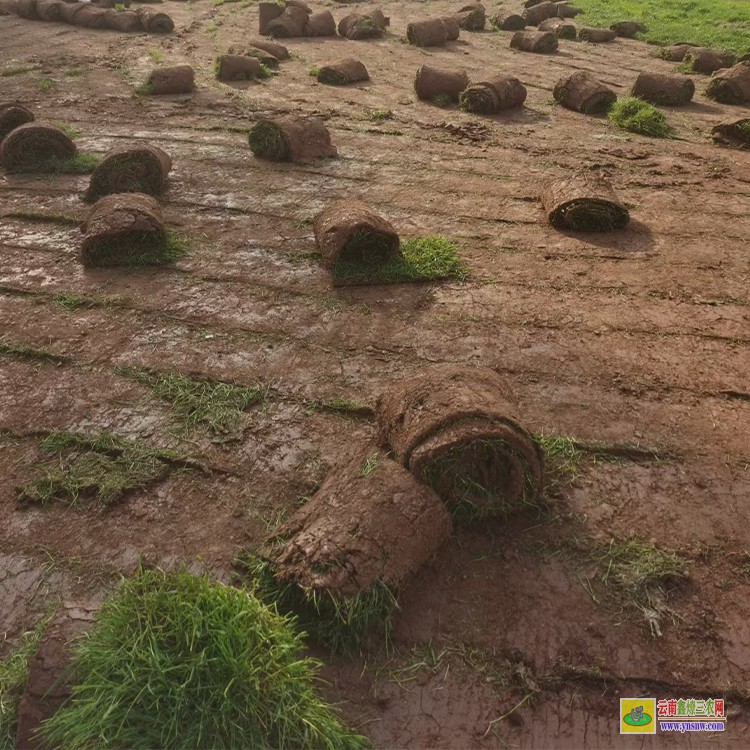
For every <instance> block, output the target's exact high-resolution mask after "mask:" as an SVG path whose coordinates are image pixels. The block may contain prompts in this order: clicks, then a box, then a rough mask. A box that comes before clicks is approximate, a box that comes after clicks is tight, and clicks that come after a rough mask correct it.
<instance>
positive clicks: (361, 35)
mask: <svg viewBox="0 0 750 750" xmlns="http://www.w3.org/2000/svg"><path fill="white" fill-rule="evenodd" d="M338 31H339V34H340V35H341V36H343V37H346V38H347V39H375V38H377V37H379V36H382V34H383V29H382V28H381V27H380V26H378V24H377V23H375V21H374V19H373V18H372V17H371V16H366V15H363V14H361V13H350V14H349V15H346V16H344V17H343V18H342V19H341V20H340V21H339V27H338Z"/></svg>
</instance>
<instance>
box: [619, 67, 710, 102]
mask: <svg viewBox="0 0 750 750" xmlns="http://www.w3.org/2000/svg"><path fill="white" fill-rule="evenodd" d="M631 93H632V95H633V96H637V97H638V98H639V99H644V100H645V101H647V102H651V104H666V105H669V106H675V107H676V106H683V105H685V104H690V102H691V101H692V99H693V94H695V84H694V83H693V80H692V79H691V78H688V77H687V76H675V75H669V74H668V73H641V74H639V76H638V78H636V79H635V83H634V84H633V89H632V91H631Z"/></svg>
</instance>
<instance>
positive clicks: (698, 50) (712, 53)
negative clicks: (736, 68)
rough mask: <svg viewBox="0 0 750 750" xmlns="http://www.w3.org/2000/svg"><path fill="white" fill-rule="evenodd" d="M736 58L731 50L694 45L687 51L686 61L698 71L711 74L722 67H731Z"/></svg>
mask: <svg viewBox="0 0 750 750" xmlns="http://www.w3.org/2000/svg"><path fill="white" fill-rule="evenodd" d="M734 60H735V56H734V55H733V54H732V53H731V52H724V51H721V50H714V49H709V48H708V47H692V48H690V49H689V50H688V51H687V52H686V53H685V62H686V63H688V65H689V66H690V68H691V70H694V71H695V72H696V73H707V74H711V73H714V72H716V71H717V70H721V69H722V68H731V67H732V65H734Z"/></svg>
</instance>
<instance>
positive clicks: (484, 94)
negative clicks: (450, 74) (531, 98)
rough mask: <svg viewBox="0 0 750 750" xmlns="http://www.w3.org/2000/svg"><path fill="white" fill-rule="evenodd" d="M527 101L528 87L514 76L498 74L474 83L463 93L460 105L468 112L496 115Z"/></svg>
mask: <svg viewBox="0 0 750 750" xmlns="http://www.w3.org/2000/svg"><path fill="white" fill-rule="evenodd" d="M525 101H526V87H525V86H524V85H523V84H522V83H521V82H520V81H519V80H518V78H514V77H513V76H505V75H497V76H493V77H492V78H488V79H487V80H486V81H479V82H477V83H472V84H471V86H469V87H467V88H466V90H464V91H463V92H462V93H461V98H460V102H459V103H460V106H461V109H465V110H466V111H467V112H477V113H479V114H483V115H494V114H497V113H498V112H500V111H502V110H505V109H512V108H514V107H520V106H521V105H522V104H523V103H524V102H525Z"/></svg>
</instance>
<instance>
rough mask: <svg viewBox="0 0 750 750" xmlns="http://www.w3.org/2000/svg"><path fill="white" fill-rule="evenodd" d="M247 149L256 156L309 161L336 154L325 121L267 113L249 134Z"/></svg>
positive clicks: (276, 159)
mask: <svg viewBox="0 0 750 750" xmlns="http://www.w3.org/2000/svg"><path fill="white" fill-rule="evenodd" d="M249 141H250V149H251V151H252V152H253V153H254V154H255V156H257V157H258V158H260V159H268V160H270V161H293V162H310V161H315V160H316V159H323V158H327V157H331V156H336V154H337V152H336V147H335V146H334V145H333V144H332V143H331V135H330V133H329V132H328V128H327V127H326V126H325V123H324V122H323V121H322V120H320V119H318V118H316V117H294V116H283V117H269V118H263V119H262V120H259V121H258V122H257V123H256V124H255V126H254V127H253V129H252V130H251V131H250V135H249Z"/></svg>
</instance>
